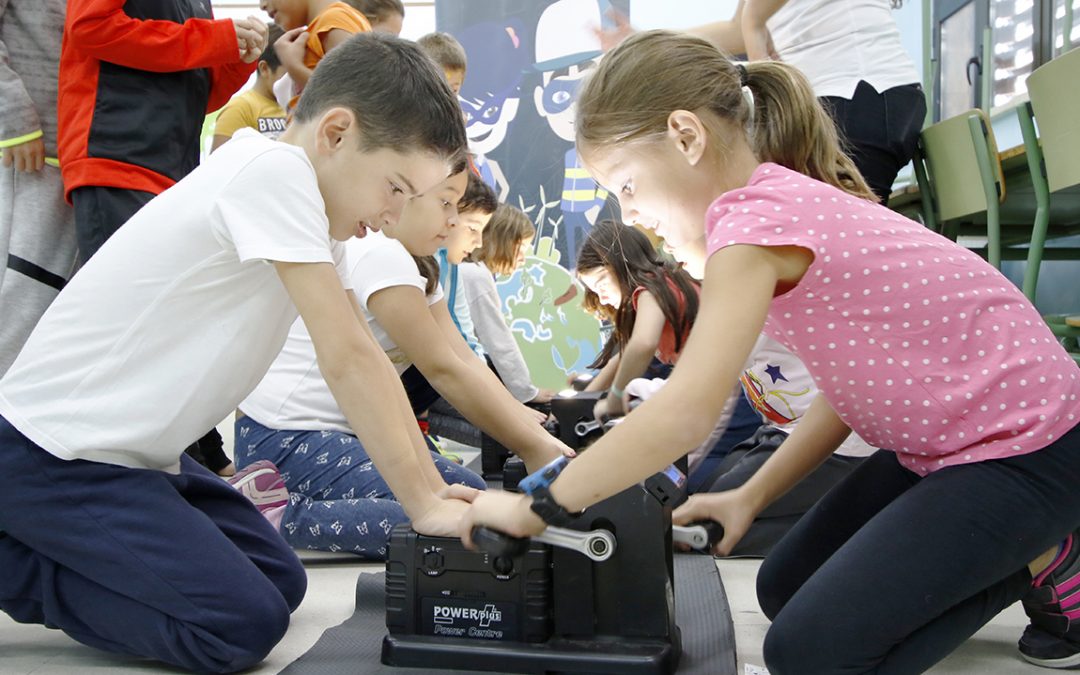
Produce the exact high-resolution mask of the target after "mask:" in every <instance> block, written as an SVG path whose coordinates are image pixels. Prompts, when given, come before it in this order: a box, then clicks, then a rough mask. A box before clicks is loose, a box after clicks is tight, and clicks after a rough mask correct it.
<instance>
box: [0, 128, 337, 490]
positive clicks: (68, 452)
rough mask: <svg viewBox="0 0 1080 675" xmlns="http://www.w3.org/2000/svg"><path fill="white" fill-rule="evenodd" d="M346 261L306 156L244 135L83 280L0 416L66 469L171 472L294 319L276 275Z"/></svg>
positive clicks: (5, 387) (7, 390)
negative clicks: (284, 265) (80, 465)
mask: <svg viewBox="0 0 1080 675" xmlns="http://www.w3.org/2000/svg"><path fill="white" fill-rule="evenodd" d="M341 249H342V247H341V246H340V244H337V243H335V242H333V241H331V239H330V235H329V223H328V222H327V219H326V214H325V206H324V204H323V200H322V196H321V194H320V192H319V187H318V183H317V181H316V178H315V171H314V169H313V168H312V166H311V163H310V162H309V161H308V158H307V156H306V155H305V154H304V152H303V150H301V149H300V148H297V147H295V146H292V145H287V144H284V143H277V142H274V141H270V140H267V139H266V138H264V137H262V136H261V135H259V134H258V133H257V132H255V131H254V130H250V129H245V130H241V131H239V132H237V134H236V135H235V136H234V140H233V141H231V142H230V143H228V144H226V145H225V146H223V147H222V148H221V149H219V150H218V151H217V152H215V153H214V154H213V155H211V156H210V157H209V159H208V160H207V161H206V163H204V164H203V165H202V166H200V167H199V168H197V169H195V170H194V171H193V172H192V173H191V174H190V175H188V176H187V177H186V178H184V179H183V180H181V181H180V182H179V183H177V184H176V185H175V186H173V187H172V188H170V189H168V190H166V191H165V192H163V193H162V194H161V195H159V196H157V197H156V198H154V199H153V200H151V201H150V203H149V204H147V205H146V206H145V207H144V208H143V209H142V210H140V211H139V212H138V213H137V214H135V216H134V217H132V218H131V220H129V221H128V222H127V223H126V224H125V225H124V226H123V227H121V228H120V230H119V231H118V232H117V233H116V234H114V235H113V236H112V238H111V239H109V241H108V242H106V243H105V245H104V246H103V247H102V248H101V250H100V251H98V252H97V253H96V254H95V255H94V257H93V258H92V259H91V260H90V261H89V263H88V264H87V265H86V266H84V267H83V268H82V269H81V270H80V271H79V272H78V274H76V275H75V277H74V278H73V279H72V280H71V282H70V283H69V284H68V285H67V287H66V288H65V289H64V290H63V291H62V292H61V293H60V295H59V296H58V297H57V298H56V300H55V301H54V302H53V304H52V305H51V306H50V307H49V309H48V311H47V312H46V313H45V315H44V316H43V317H42V319H41V322H40V323H39V324H38V326H37V329H36V330H35V331H34V333H33V334H32V335H31V336H30V339H29V340H28V341H27V343H26V346H25V347H24V348H23V350H22V353H21V354H20V355H19V357H18V359H16V361H15V363H14V364H13V365H12V367H11V369H10V370H9V371H8V373H7V375H6V376H5V377H4V379H3V380H2V381H0V414H2V415H3V416H4V417H5V418H6V419H7V420H8V421H9V422H10V423H11V424H12V425H13V426H14V427H15V428H16V429H18V430H19V431H20V432H21V433H22V434H23V435H24V436H26V437H27V438H28V439H30V440H31V441H33V442H34V443H36V444H37V445H39V446H41V447H42V448H44V449H45V450H46V451H48V452H50V453H52V454H53V455H56V456H57V457H59V458H61V459H85V460H92V461H97V462H105V463H109V464H118V465H121V466H127V467H135V468H147V469H160V470H165V471H172V472H177V471H179V462H180V455H181V453H183V451H184V448H186V447H187V446H188V445H190V444H191V443H192V442H194V441H195V440H197V439H198V438H199V437H201V436H202V435H203V434H205V433H206V432H207V430H209V429H211V428H212V427H213V426H214V425H216V424H217V423H218V422H220V421H221V420H222V419H224V418H225V416H226V415H228V414H229V412H230V411H232V410H233V408H235V407H236V405H237V403H239V402H240V401H241V400H243V398H244V397H245V396H246V395H247V394H248V392H250V391H251V390H252V389H253V388H254V387H255V385H256V384H257V383H258V382H259V380H260V379H261V378H262V376H263V374H264V373H265V372H266V369H267V368H269V366H270V364H271V362H273V360H274V357H275V356H276V355H277V353H278V352H279V351H280V350H281V345H282V344H283V343H284V341H285V336H286V335H287V333H288V330H289V326H291V325H292V323H293V320H294V319H295V318H296V315H297V312H296V308H295V306H294V305H293V303H292V301H291V300H290V298H289V295H288V294H287V293H286V291H285V287H284V286H283V285H282V283H281V281H280V279H279V278H278V276H277V273H276V271H275V269H274V267H273V265H271V264H269V262H268V261H284V262H300V263H332V264H333V263H335V261H336V260H337V261H341V260H343V254H342V250H341ZM338 269H339V274H341V275H344V270H343V268H342V267H341V265H339V268H338Z"/></svg>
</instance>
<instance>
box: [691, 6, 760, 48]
mask: <svg viewBox="0 0 1080 675" xmlns="http://www.w3.org/2000/svg"><path fill="white" fill-rule="evenodd" d="M745 4H746V0H739V4H738V5H736V7H735V16H733V17H731V18H730V19H728V20H726V21H713V22H712V23H707V24H703V25H701V26H695V27H694V28H690V29H689V30H687V31H686V32H687V33H691V34H693V35H697V36H699V37H703V38H705V39H706V40H708V41H709V42H711V43H713V44H714V45H716V46H717V47H719V48H720V49H721V50H723V51H724V52H727V53H728V54H745V53H746V45H745V43H744V41H743V34H742V15H743V9H744V6H745Z"/></svg>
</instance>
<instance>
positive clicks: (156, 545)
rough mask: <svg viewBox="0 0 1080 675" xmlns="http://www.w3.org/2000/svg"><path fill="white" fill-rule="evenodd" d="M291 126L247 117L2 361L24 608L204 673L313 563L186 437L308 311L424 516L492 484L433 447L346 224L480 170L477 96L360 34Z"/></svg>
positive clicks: (387, 462) (9, 532)
mask: <svg viewBox="0 0 1080 675" xmlns="http://www.w3.org/2000/svg"><path fill="white" fill-rule="evenodd" d="M279 141H280V142H272V141H269V140H267V139H266V138H263V137H262V136H260V135H259V134H257V133H256V132H254V131H250V130H246V129H242V130H240V131H239V132H238V133H237V134H236V135H235V137H234V138H233V139H232V141H230V142H229V143H228V145H227V146H226V147H225V148H223V149H222V150H220V151H219V152H216V153H214V154H213V155H211V156H210V157H209V158H208V160H207V161H206V162H205V163H204V164H203V165H202V166H200V167H199V168H197V169H196V170H195V171H193V172H192V173H191V174H190V175H189V176H187V177H186V178H184V179H183V180H181V181H180V182H178V183H177V185H176V186H175V187H174V188H172V189H169V190H166V191H165V192H163V193H162V194H161V195H159V196H158V197H156V198H155V199H154V200H152V201H151V202H150V203H149V204H147V206H146V207H145V208H143V209H141V210H140V211H139V212H138V213H137V214H136V215H135V216H134V217H133V219H132V221H131V224H130V226H129V227H124V228H122V229H121V230H120V231H119V232H118V233H117V234H116V235H115V236H114V237H113V238H112V239H110V240H109V242H107V243H106V245H105V246H104V247H102V249H101V251H100V252H99V253H98V255H96V256H94V258H92V259H91V260H90V262H89V263H87V265H85V266H84V267H83V268H82V269H81V270H80V271H79V274H77V275H76V276H75V277H74V278H73V280H72V281H71V283H69V284H68V285H67V287H66V288H65V289H64V291H63V292H61V294H60V295H59V297H58V298H57V299H56V301H55V302H54V303H53V304H52V306H51V307H50V309H49V311H48V312H46V314H45V316H44V317H43V318H42V320H41V322H40V324H39V326H38V328H37V329H36V330H35V331H34V333H33V334H32V335H31V336H30V339H29V340H28V341H27V343H26V346H25V347H24V349H23V350H22V353H21V354H20V355H19V357H18V358H17V359H16V361H15V363H14V365H13V366H12V367H11V369H10V370H9V371H8V373H7V375H6V376H5V377H4V378H3V380H0V570H4V573H3V574H2V575H0V610H3V611H4V612H6V613H7V614H9V615H10V616H11V617H12V618H13V619H14V620H16V621H18V622H22V623H41V624H45V625H47V626H50V627H54V628H59V629H61V630H63V631H65V632H66V633H68V635H70V636H71V637H73V638H74V639H76V640H79V641H80V642H82V643H84V644H87V645H90V646H93V647H97V648H99V649H103V650H106V651H110V652H116V653H122V654H126V655H135V656H141V657H149V658H154V659H157V660H160V661H163V662H165V663H169V664H172V665H174V666H177V667H180V668H185V669H188V670H193V671H198V672H233V671H237V670H242V669H244V668H248V667H250V666H252V665H254V664H255V663H258V662H259V661H261V660H262V659H263V658H264V657H265V656H266V654H267V653H268V652H269V651H270V649H271V648H272V647H273V646H274V645H275V644H276V643H277V642H278V641H279V640H280V639H281V637H282V636H283V635H284V634H285V630H286V628H287V626H288V623H289V614H290V612H291V611H292V610H293V609H295V608H296V607H297V606H298V605H299V603H300V601H301V599H302V598H303V595H304V590H305V586H306V578H305V575H304V570H303V567H302V566H301V565H300V562H299V560H298V559H297V558H296V556H295V554H294V553H293V552H292V551H291V549H289V548H288V546H287V545H286V544H285V542H284V541H283V540H282V539H281V537H280V536H279V535H278V533H277V532H276V531H275V530H274V528H273V526H271V525H270V523H269V521H267V520H266V518H264V517H263V516H262V515H261V514H260V513H259V511H258V510H257V509H256V508H255V506H253V505H252V503H251V502H250V501H249V500H248V498H247V497H245V496H244V495H242V494H240V492H238V491H237V490H235V489H233V488H232V487H231V486H230V485H228V484H227V483H226V482H225V481H222V480H221V479H220V478H218V477H217V476H215V475H213V474H211V473H210V472H209V471H207V470H206V469H204V468H202V467H200V466H198V465H197V464H196V463H195V462H194V461H193V460H191V459H190V458H189V457H187V456H185V455H183V450H184V448H185V447H186V446H187V445H188V444H190V443H191V442H192V441H193V440H195V439H196V438H198V436H199V434H201V433H203V431H204V430H205V429H206V428H208V427H210V426H212V425H214V424H216V423H217V422H219V421H220V420H222V419H223V418H224V417H225V416H226V415H228V414H229V413H231V412H232V411H233V410H234V409H235V408H236V406H237V404H238V403H239V402H240V401H241V400H243V399H244V397H245V396H247V394H248V393H249V392H250V391H251V390H252V389H253V388H254V387H255V385H256V384H257V383H258V382H259V381H260V379H261V378H262V376H263V374H264V373H265V372H266V370H267V368H268V367H269V365H270V363H271V362H272V361H273V360H274V358H275V357H276V356H277V354H278V352H279V351H280V349H281V346H282V344H283V343H284V341H285V337H286V335H287V333H288V330H289V327H290V326H291V325H292V323H293V321H294V319H295V318H296V316H297V314H298V313H299V315H300V316H302V317H303V318H304V322H305V324H306V325H307V327H308V329H309V331H310V333H311V337H312V340H313V342H314V344H315V348H316V351H317V357H318V362H319V368H320V370H321V372H322V373H323V376H324V377H325V379H326V381H327V383H328V384H329V385H330V389H331V391H332V392H333V394H334V397H335V399H336V400H337V402H338V404H339V405H340V407H341V410H342V411H343V412H344V413H345V416H346V417H347V419H348V421H349V423H350V425H351V426H352V427H353V428H355V429H357V430H361V431H360V433H359V436H360V438H361V440H362V441H363V443H364V446H365V447H366V448H368V450H369V452H370V453H371V456H372V459H373V460H374V462H375V464H376V466H377V468H378V469H379V472H380V474H381V475H382V476H383V477H384V478H385V479H386V481H387V483H388V484H389V485H390V487H391V489H392V490H393V493H394V495H395V496H396V497H397V498H398V500H399V501H400V502H401V504H402V506H403V507H404V509H405V512H406V513H407V514H408V516H409V517H410V519H411V520H412V523H413V527H414V528H416V529H417V530H418V531H421V532H425V533H427V534H433V535H441V536H450V535H452V534H453V533H454V532H455V530H456V527H457V523H458V521H459V520H460V517H461V514H462V513H463V512H464V509H465V507H466V506H467V504H466V503H465V502H464V501H462V500H460V499H455V498H453V497H454V496H455V495H458V496H463V497H466V498H469V499H471V498H472V496H473V494H474V492H473V491H471V490H464V489H463V488H462V487H461V486H454V487H447V486H446V484H445V483H444V482H443V481H442V478H441V477H440V475H439V473H438V472H437V470H436V469H435V467H434V465H433V464H432V462H431V455H430V453H429V452H428V451H427V449H426V447H425V446H424V444H423V441H422V439H421V438H420V436H419V430H418V429H417V427H416V424H415V422H413V421H412V415H411V410H410V408H409V404H408V401H407V400H406V398H405V394H404V391H403V390H402V387H401V384H400V381H399V380H398V379H397V377H396V373H395V371H394V369H393V367H392V365H391V364H390V362H389V360H388V359H387V357H386V355H385V353H384V352H383V351H382V349H381V348H380V347H379V345H378V344H377V343H376V342H375V340H374V338H373V337H372V335H371V332H370V330H369V329H368V328H367V322H366V320H363V319H362V318H358V317H362V315H361V314H360V309H359V307H358V306H357V304H356V299H355V297H354V296H353V295H352V293H351V292H348V291H346V285H345V284H343V280H346V281H347V278H348V275H347V274H345V272H344V269H343V266H341V263H342V262H343V256H342V255H341V254H342V244H341V242H343V241H345V240H347V239H348V238H350V237H353V236H361V237H362V236H364V234H366V233H367V231H368V230H369V229H373V230H377V229H379V228H381V227H382V226H383V225H384V224H387V223H391V222H394V221H395V220H396V219H397V217H398V214H399V213H400V210H401V207H402V206H403V205H404V202H405V200H406V199H407V198H409V197H410V196H413V195H416V194H421V193H423V192H425V191H426V190H428V189H430V188H431V187H433V186H434V185H437V184H438V183H440V182H442V181H443V180H445V179H446V177H447V176H448V175H451V174H454V173H457V172H460V171H461V170H462V169H463V168H464V166H465V157H464V153H465V147H466V138H465V129H464V125H463V122H462V119H461V115H460V109H459V108H458V105H457V102H456V101H455V100H454V96H453V94H452V92H451V91H450V89H449V87H447V86H446V83H445V82H444V81H443V79H442V75H441V73H439V72H438V70H437V69H436V68H435V67H434V65H433V64H432V63H431V62H430V60H429V59H428V58H427V57H425V56H424V55H423V54H422V53H421V52H420V50H419V49H418V48H416V46H415V45H412V44H411V43H408V42H406V41H404V40H399V39H397V38H392V37H386V36H375V35H364V36H357V37H356V38H355V39H353V40H351V41H349V42H347V43H345V44H344V45H341V46H340V47H339V48H338V49H337V50H335V53H334V54H331V55H330V57H328V58H327V59H326V61H325V63H323V65H322V67H320V68H319V72H318V73H316V74H315V76H314V77H313V78H312V80H311V82H310V83H309V85H308V87H307V89H306V90H305V92H304V97H303V98H302V99H301V101H300V105H299V107H298V108H297V110H296V115H295V121H294V123H293V124H292V125H291V126H290V127H289V128H288V129H287V130H286V131H285V133H284V134H283V135H282V136H281V138H280V139H279ZM254 262H264V263H267V264H252V263H254ZM339 267H340V268H341V271H340V272H339ZM178 317H182V318H183V322H184V325H183V330H177V326H176V323H177V319H178ZM419 450H422V452H420V451H419ZM425 460H426V464H425ZM435 481H438V483H436V482H435ZM437 490H438V491H437ZM207 569H212V570H214V583H212V584H207V579H206V572H205V570H207ZM221 589H228V590H229V592H221Z"/></svg>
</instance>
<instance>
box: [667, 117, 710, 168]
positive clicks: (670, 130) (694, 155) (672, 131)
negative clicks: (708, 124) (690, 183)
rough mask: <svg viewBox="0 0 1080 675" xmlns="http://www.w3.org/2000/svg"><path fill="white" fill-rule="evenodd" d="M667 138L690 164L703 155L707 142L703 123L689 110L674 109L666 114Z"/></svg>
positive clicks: (695, 163)
mask: <svg viewBox="0 0 1080 675" xmlns="http://www.w3.org/2000/svg"><path fill="white" fill-rule="evenodd" d="M667 138H668V140H669V141H670V142H672V143H673V144H674V145H675V148H676V149H677V150H678V151H679V152H680V153H681V154H682V156H683V157H684V158H685V159H686V161H687V162H688V163H689V164H690V165H691V166H696V165H697V163H698V162H699V161H700V160H701V158H702V157H703V156H704V155H705V147H706V145H707V144H708V136H707V135H706V131H705V125H704V124H703V123H702V121H701V118H700V117H698V116H697V115H695V114H694V113H692V112H690V111H689V110H674V111H672V113H671V114H670V115H668V124H667Z"/></svg>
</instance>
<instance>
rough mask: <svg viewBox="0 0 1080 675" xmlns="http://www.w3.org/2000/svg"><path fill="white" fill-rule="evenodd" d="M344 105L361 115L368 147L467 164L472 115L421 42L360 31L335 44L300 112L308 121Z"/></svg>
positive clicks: (456, 168)
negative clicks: (463, 113) (467, 134)
mask: <svg viewBox="0 0 1080 675" xmlns="http://www.w3.org/2000/svg"><path fill="white" fill-rule="evenodd" d="M333 107H342V108H347V109H348V110H351V111H352V112H353V114H354V115H356V119H357V122H358V123H359V124H360V126H361V129H362V130H363V133H362V138H363V140H362V143H361V150H364V151H372V150H379V149H382V148H391V149H393V150H395V151H397V152H408V151H414V150H421V151H427V152H432V153H435V154H436V155H438V156H440V157H444V158H446V160H447V161H448V162H449V163H450V165H451V168H450V175H453V174H455V173H458V172H460V171H463V170H464V169H465V165H466V152H467V150H466V145H467V140H466V137H465V122H464V120H463V119H462V116H461V107H460V106H459V105H458V102H457V97H456V96H454V92H452V91H451V90H450V86H449V85H448V84H446V78H445V76H444V75H443V73H441V72H439V71H438V70H437V69H436V68H435V64H434V63H432V62H431V59H430V58H428V57H427V56H426V55H425V54H424V53H423V52H422V51H421V50H420V48H419V47H417V46H416V45H415V44H413V43H412V42H410V41H408V40H402V39H400V38H397V37H394V36H392V35H385V34H381V33H358V34H356V35H354V36H352V37H351V38H349V39H348V40H346V41H345V42H343V43H342V44H341V45H339V46H338V47H336V48H334V49H333V50H331V51H330V52H329V53H327V55H326V56H325V57H323V59H322V61H320V62H319V67H318V68H316V69H315V71H314V72H313V73H312V75H311V79H310V80H308V83H307V86H305V87H304V93H303V94H301V95H300V102H299V103H297V105H296V111H295V113H294V114H293V117H294V119H296V121H297V122H307V121H310V120H312V119H314V118H315V117H317V116H318V115H320V114H321V113H323V112H324V111H326V110H328V109H330V108H333Z"/></svg>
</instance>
